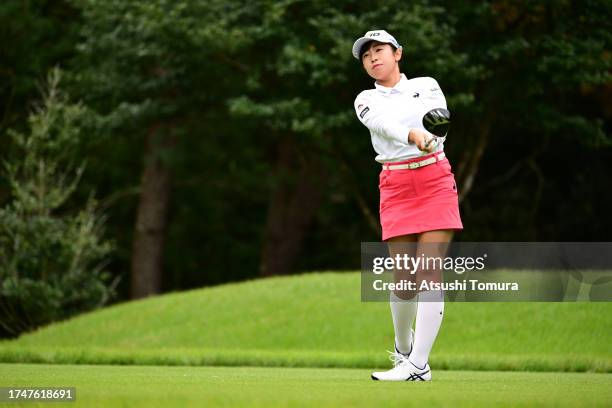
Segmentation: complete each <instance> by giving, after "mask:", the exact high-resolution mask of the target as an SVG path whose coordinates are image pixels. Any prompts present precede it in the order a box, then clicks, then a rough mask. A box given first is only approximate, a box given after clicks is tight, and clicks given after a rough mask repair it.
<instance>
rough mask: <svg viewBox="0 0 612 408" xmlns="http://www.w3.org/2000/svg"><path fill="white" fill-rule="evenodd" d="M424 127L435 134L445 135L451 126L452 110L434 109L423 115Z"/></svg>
mask: <svg viewBox="0 0 612 408" xmlns="http://www.w3.org/2000/svg"><path fill="white" fill-rule="evenodd" d="M423 127H425V129H427V131H428V132H429V133H431V134H433V135H436V136H439V137H444V136H446V134H447V133H448V128H449V127H450V112H449V111H448V109H444V108H436V109H432V110H430V111H429V112H427V113H426V114H425V116H423Z"/></svg>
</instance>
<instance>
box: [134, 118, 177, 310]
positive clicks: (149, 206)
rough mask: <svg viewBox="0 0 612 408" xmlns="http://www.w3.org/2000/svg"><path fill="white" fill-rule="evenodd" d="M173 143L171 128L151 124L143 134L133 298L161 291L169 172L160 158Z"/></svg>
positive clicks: (168, 199) (170, 183)
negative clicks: (143, 145) (143, 144)
mask: <svg viewBox="0 0 612 408" xmlns="http://www.w3.org/2000/svg"><path fill="white" fill-rule="evenodd" d="M174 144H175V134H174V129H173V127H169V126H162V125H155V126H152V127H151V129H150V130H149V132H148V134H147V138H146V145H145V160H144V168H143V172H142V180H141V190H140V198H139V203H138V214H137V216H136V225H135V228H134V238H133V248H132V281H131V297H132V298H133V299H137V298H142V297H146V296H149V295H153V294H157V293H160V291H161V280H162V265H163V254H164V241H165V234H166V227H167V220H168V204H169V202H170V191H171V187H172V172H171V169H170V166H169V164H168V163H167V162H166V161H165V160H164V159H163V157H164V156H163V153H164V152H165V151H167V150H168V149H172V147H173V146H174Z"/></svg>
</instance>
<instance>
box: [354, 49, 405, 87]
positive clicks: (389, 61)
mask: <svg viewBox="0 0 612 408" xmlns="http://www.w3.org/2000/svg"><path fill="white" fill-rule="evenodd" d="M400 55H401V54H399V50H396V51H395V52H394V51H393V48H392V47H391V45H389V44H383V43H379V42H373V43H372V44H371V45H370V47H369V49H368V50H367V51H366V52H364V53H363V56H362V57H361V62H362V64H363V67H364V68H365V70H366V72H367V73H368V75H370V76H371V77H372V78H374V79H384V78H386V77H388V76H389V74H390V73H391V72H392V71H393V68H394V67H395V64H396V62H397V61H398V60H399V56H400Z"/></svg>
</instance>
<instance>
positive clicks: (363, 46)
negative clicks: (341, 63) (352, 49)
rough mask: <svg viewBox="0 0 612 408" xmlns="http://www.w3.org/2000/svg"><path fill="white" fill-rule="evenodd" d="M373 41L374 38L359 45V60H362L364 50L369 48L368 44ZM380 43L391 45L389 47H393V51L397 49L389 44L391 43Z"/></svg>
mask: <svg viewBox="0 0 612 408" xmlns="http://www.w3.org/2000/svg"><path fill="white" fill-rule="evenodd" d="M374 41H376V40H370V41H368V42H367V43H365V44H363V45H362V46H361V49H360V50H359V61H363V54H365V52H366V51H367V50H369V49H370V46H371V44H372V42H374ZM381 44H389V45H390V46H391V48H393V52H395V51H396V50H397V47H396V46H395V45H393V44H391V43H381Z"/></svg>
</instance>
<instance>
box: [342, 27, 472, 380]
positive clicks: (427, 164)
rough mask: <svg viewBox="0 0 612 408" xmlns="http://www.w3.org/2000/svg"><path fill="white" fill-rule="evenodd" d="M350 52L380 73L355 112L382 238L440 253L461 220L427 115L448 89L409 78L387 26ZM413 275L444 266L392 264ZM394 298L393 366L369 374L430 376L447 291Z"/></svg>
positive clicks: (424, 276) (431, 276)
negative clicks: (371, 157)
mask: <svg viewBox="0 0 612 408" xmlns="http://www.w3.org/2000/svg"><path fill="white" fill-rule="evenodd" d="M353 56H354V57H355V58H357V59H358V60H360V61H361V64H362V66H363V68H364V69H365V71H366V72H367V74H368V75H369V76H370V77H372V78H373V79H375V80H376V81H375V82H374V89H368V90H365V91H363V92H361V93H360V94H359V95H358V96H357V98H356V99H355V111H356V113H357V118H358V119H359V120H360V121H361V122H362V123H363V124H364V125H365V126H366V127H367V128H368V129H369V130H370V134H371V136H372V145H373V147H374V150H375V151H376V153H377V156H376V158H375V160H376V161H377V162H379V163H381V164H382V171H381V173H380V177H379V188H380V222H381V225H382V240H383V241H386V242H387V243H388V246H389V252H390V255H391V256H392V257H394V256H395V254H397V253H400V252H401V253H402V254H405V253H406V252H408V251H410V256H413V257H414V256H415V255H416V256H417V257H418V256H422V255H426V256H434V257H435V256H441V257H443V256H444V253H445V251H446V246H447V245H448V243H449V242H450V240H451V239H452V236H453V232H454V230H461V229H463V225H462V223H461V218H460V216H459V204H458V196H457V187H456V184H455V178H454V175H453V173H452V172H451V166H450V163H449V161H448V159H447V158H446V157H445V155H444V144H443V141H444V138H441V137H436V136H434V135H432V134H431V133H429V132H428V131H427V130H425V128H424V126H423V122H422V119H423V116H424V115H425V114H426V113H427V112H428V111H430V110H432V109H436V108H446V99H445V98H444V94H443V93H442V90H441V89H440V86H439V85H438V83H437V81H436V80H435V79H433V78H429V77H422V78H413V79H407V78H406V76H405V75H404V74H402V73H400V69H399V65H398V63H399V61H400V59H401V58H402V47H401V46H400V45H399V43H398V42H397V41H396V39H395V38H393V36H392V35H390V34H389V33H387V32H386V31H385V30H376V31H368V32H367V33H366V34H365V35H364V36H363V37H361V38H359V39H358V40H357V41H355V44H354V45H353ZM398 247H399V248H400V249H398ZM408 247H410V248H413V249H412V250H407V249H406V248H408ZM413 273H414V272H413ZM402 274H403V275H402ZM415 277H416V282H417V286H418V284H419V283H420V282H421V281H423V280H429V281H437V282H440V281H441V280H440V279H441V273H440V271H439V270H438V271H435V270H433V269H429V270H427V268H420V269H418V270H417V271H416V274H409V273H408V274H406V271H404V272H399V271H397V270H396V271H395V279H396V281H397V280H398V278H401V279H413V280H414V279H415ZM390 304H391V315H392V318H393V327H394V330H395V351H394V352H392V355H391V359H392V361H393V362H394V364H393V365H394V367H393V368H392V369H390V370H388V371H382V372H374V373H372V379H374V380H386V381H406V380H408V381H430V380H431V370H430V368H429V364H428V358H429V353H430V351H431V348H432V346H433V343H434V341H435V339H436V336H437V334H438V330H439V328H440V324H441V323H442V316H443V312H444V293H443V291H441V290H421V291H419V293H418V294H417V293H416V292H415V291H412V292H411V291H403V292H398V291H395V292H393V291H392V292H391V293H390ZM415 318H416V325H415V330H412V324H413V322H414V320H415Z"/></svg>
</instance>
